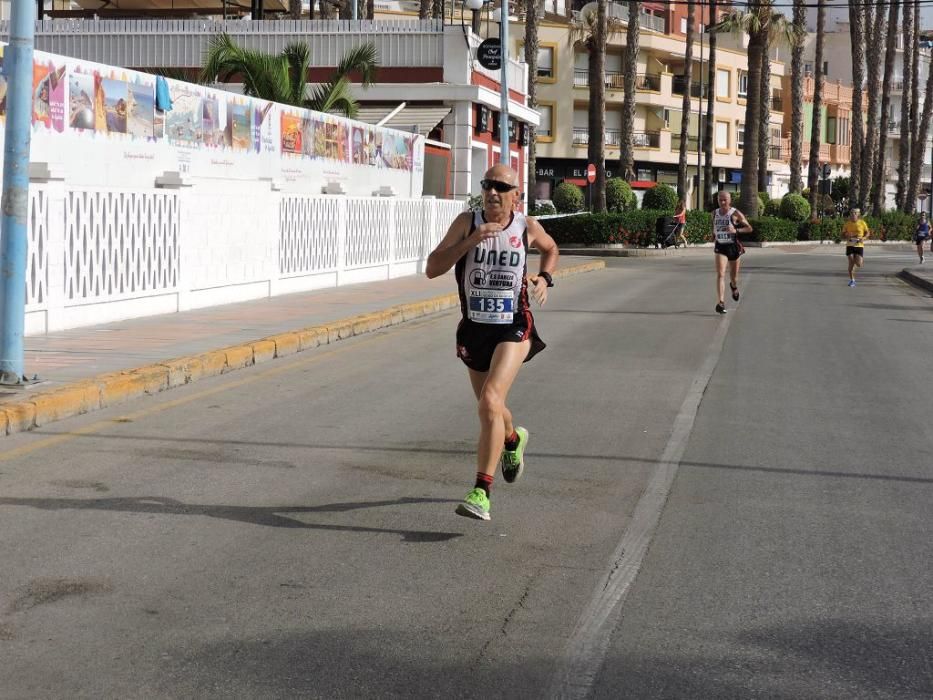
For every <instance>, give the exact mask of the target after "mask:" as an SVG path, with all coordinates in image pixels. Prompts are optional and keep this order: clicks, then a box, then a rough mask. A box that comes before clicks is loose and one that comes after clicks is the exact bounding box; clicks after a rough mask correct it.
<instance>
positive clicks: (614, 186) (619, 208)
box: [606, 177, 676, 213]
mask: <svg viewBox="0 0 933 700" xmlns="http://www.w3.org/2000/svg"><path fill="white" fill-rule="evenodd" d="M675 204H676V202H675ZM637 206H638V197H636V196H635V193H634V192H633V191H632V186H631V185H629V184H628V183H627V182H626V181H625V180H623V179H622V178H621V177H611V178H609V179H608V180H606V208H607V209H608V210H609V211H611V212H616V213H619V212H624V211H632V210H634V209H635V208H636V207H637Z"/></svg>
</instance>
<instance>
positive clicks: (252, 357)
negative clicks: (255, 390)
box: [0, 260, 606, 435]
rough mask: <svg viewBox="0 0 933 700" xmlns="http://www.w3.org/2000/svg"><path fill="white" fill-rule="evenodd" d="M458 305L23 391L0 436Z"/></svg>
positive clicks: (399, 312) (417, 307) (381, 314)
mask: <svg viewBox="0 0 933 700" xmlns="http://www.w3.org/2000/svg"><path fill="white" fill-rule="evenodd" d="M605 267H606V263H605V261H603V260H594V261H591V262H586V263H580V264H578V265H571V266H569V267H566V268H563V269H561V270H558V271H557V272H556V274H555V275H554V277H555V278H559V277H569V276H570V275H577V274H581V273H584V272H593V271H596V270H602V269H603V268H605ZM459 304H460V298H459V296H458V295H457V294H456V293H452V294H443V295H441V296H437V297H434V298H432V299H428V300H426V301H416V302H412V303H409V304H398V305H396V306H392V307H389V308H388V309H385V310H384V311H376V312H371V313H365V314H360V315H358V316H352V317H350V318H345V319H341V320H338V321H332V322H330V323H327V324H321V325H319V326H312V327H310V328H302V329H300V330H296V331H292V332H285V333H280V334H278V335H274V336H270V337H268V338H263V339H261V340H254V341H251V342H248V343H243V344H241V345H234V346H232V347H229V348H222V349H220V350H213V351H209V352H205V353H201V354H200V355H191V356H187V357H176V358H174V359H170V360H165V361H164V362H159V363H156V364H152V365H147V366H144V367H139V368H137V369H132V370H124V371H121V372H108V373H107V374H100V375H97V376H96V377H91V378H89V379H86V380H82V381H79V382H75V383H73V384H67V385H64V386H61V387H57V388H55V389H51V390H49V391H44V392H40V393H36V394H32V395H29V394H26V395H24V396H23V398H22V400H20V401H17V402H10V403H0V435H11V434H13V433H17V432H22V431H26V430H31V429H32V428H35V427H38V426H40V425H46V424H47V423H51V422H53V421H57V420H61V419H62V418H70V417H72V416H76V415H79V414H82V413H88V412H90V411H96V410H98V409H101V408H106V407H108V406H113V405H116V404H120V403H124V402H126V401H129V400H131V399H135V398H139V397H141V396H145V395H147V394H157V393H159V392H161V391H165V390H166V389H173V388H175V387H178V386H183V385H185V384H190V383H191V382H196V381H198V380H199V379H205V378H207V377H215V376H217V375H219V374H225V373H227V372H232V371H234V370H237V369H241V368H244V367H249V366H252V365H255V364H260V363H264V362H269V361H271V360H273V359H275V358H277V357H287V356H288V355H294V354H296V353H299V352H303V351H305V350H310V349H312V348H316V347H319V346H321V345H329V344H330V343H336V342H337V341H340V340H344V339H346V338H352V337H353V336H355V335H362V334H364V333H370V332H372V331H375V330H379V329H380V328H386V327H388V326H394V325H398V324H399V323H403V322H405V321H411V320H413V319H416V318H420V317H422V316H428V315H430V314H433V313H437V312H439V311H446V310H448V309H451V308H456V307H457V306H459Z"/></svg>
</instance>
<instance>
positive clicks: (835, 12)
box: [776, 0, 933, 31]
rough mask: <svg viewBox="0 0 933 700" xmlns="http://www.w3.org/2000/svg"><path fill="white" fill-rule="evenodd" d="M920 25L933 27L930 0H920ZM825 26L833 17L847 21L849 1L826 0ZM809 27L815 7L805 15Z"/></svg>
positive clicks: (782, 1) (782, 0) (783, 0)
mask: <svg viewBox="0 0 933 700" xmlns="http://www.w3.org/2000/svg"><path fill="white" fill-rule="evenodd" d="M920 3H921V4H920V26H921V27H922V28H923V29H933V2H931V1H930V0H920ZM776 4H782V5H783V4H787V5H790V4H791V3H790V2H789V1H788V0H777V2H776ZM807 4H808V5H815V4H816V3H815V2H814V1H813V0H808V2H807ZM826 6H827V8H826V10H827V11H826V26H827V29H828V28H830V27H832V25H833V23H834V20H835V19H837V18H838V19H840V20H843V21H848V19H849V3H848V2H842V1H841V0H826ZM784 14H786V15H787V16H790V14H791V8H790V7H788V8H784ZM807 20H808V24H809V25H810V26H809V29H810V30H811V31H816V9H815V8H810V9H809V11H808V16H807Z"/></svg>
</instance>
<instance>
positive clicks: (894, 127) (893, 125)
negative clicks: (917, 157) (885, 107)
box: [888, 119, 901, 136]
mask: <svg viewBox="0 0 933 700" xmlns="http://www.w3.org/2000/svg"><path fill="white" fill-rule="evenodd" d="M888 133H889V134H891V135H893V136H900V135H901V123H900V121H898V120H897V119H889V120H888Z"/></svg>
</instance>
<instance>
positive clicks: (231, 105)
mask: <svg viewBox="0 0 933 700" xmlns="http://www.w3.org/2000/svg"><path fill="white" fill-rule="evenodd" d="M226 135H227V138H226V139H225V143H226V144H227V147H228V148H232V149H234V150H236V151H249V150H250V144H251V143H252V138H251V137H252V127H251V125H250V109H249V105H248V104H242V103H238V102H228V103H227V128H226Z"/></svg>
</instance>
